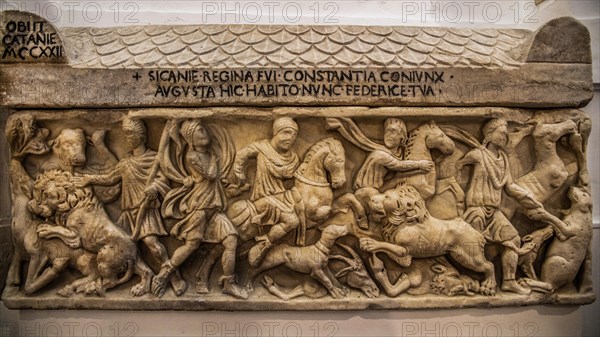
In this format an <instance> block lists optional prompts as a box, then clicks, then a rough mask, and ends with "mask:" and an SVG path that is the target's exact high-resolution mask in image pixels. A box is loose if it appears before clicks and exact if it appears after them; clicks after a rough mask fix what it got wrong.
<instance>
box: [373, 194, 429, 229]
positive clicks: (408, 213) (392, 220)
mask: <svg viewBox="0 0 600 337" xmlns="http://www.w3.org/2000/svg"><path fill="white" fill-rule="evenodd" d="M369 206H370V208H371V213H372V214H373V218H374V220H376V221H379V222H381V224H382V225H383V230H382V231H383V235H384V236H385V235H390V234H391V233H392V232H393V231H394V230H395V229H396V228H397V227H399V226H402V225H414V224H419V223H423V222H424V221H425V220H426V219H427V218H428V217H429V213H428V212H427V208H425V201H424V200H423V198H422V197H421V194H420V193H419V192H418V191H417V190H416V189H415V188H414V187H412V186H408V185H405V186H398V187H396V188H392V189H389V190H387V191H385V192H384V193H382V194H376V195H374V196H372V197H371V199H370V201H369Z"/></svg>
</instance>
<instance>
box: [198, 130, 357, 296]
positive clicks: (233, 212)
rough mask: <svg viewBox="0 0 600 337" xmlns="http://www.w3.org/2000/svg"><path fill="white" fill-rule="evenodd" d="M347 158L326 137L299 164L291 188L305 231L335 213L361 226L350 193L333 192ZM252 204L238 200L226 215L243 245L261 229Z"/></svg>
mask: <svg viewBox="0 0 600 337" xmlns="http://www.w3.org/2000/svg"><path fill="white" fill-rule="evenodd" d="M345 169H346V157H345V151H344V147H343V146H342V143H341V142H340V141H339V140H337V139H335V138H331V137H330V138H325V139H322V140H320V141H318V142H317V143H315V144H314V145H313V146H311V147H310V148H309V149H308V151H307V152H306V155H305V156H304V159H303V162H302V164H300V166H299V167H298V169H297V171H296V173H295V174H294V187H295V188H296V189H297V190H298V192H299V194H300V195H301V196H302V201H303V203H304V216H305V220H306V224H307V227H308V228H311V227H314V226H316V225H318V224H321V223H323V222H324V221H325V220H327V219H328V218H329V217H330V216H331V214H333V213H336V212H346V211H348V210H351V211H352V214H354V215H355V218H356V219H358V220H357V222H358V223H359V224H361V225H363V222H364V221H365V219H366V217H365V211H364V208H363V206H362V205H361V204H360V203H359V202H358V200H356V198H355V197H354V195H353V194H351V193H346V194H344V195H342V196H340V197H338V198H336V199H335V200H334V198H333V189H336V188H339V187H341V186H342V185H343V184H344V183H345V182H346V172H345ZM251 208H253V206H252V203H251V201H249V200H239V201H236V202H234V203H232V204H231V205H230V206H229V208H228V209H227V215H228V217H229V218H230V219H231V221H232V222H233V224H234V225H235V226H236V228H237V230H238V233H239V236H240V238H241V241H242V242H245V241H249V240H253V239H254V238H255V237H257V236H259V235H261V232H260V230H261V226H257V225H255V224H253V223H252V222H251V218H252V217H251V215H250V209H251ZM219 255H220V254H219V253H218V252H217V253H213V252H211V253H210V254H209V255H208V256H207V257H206V259H205V260H204V262H203V264H202V265H201V266H200V268H199V269H198V271H197V273H196V277H197V278H199V279H200V281H201V282H200V283H204V284H206V281H207V280H208V278H209V275H210V271H211V269H212V266H213V264H214V263H215V262H216V260H217V259H218V257H219Z"/></svg>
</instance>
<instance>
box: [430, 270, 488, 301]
mask: <svg viewBox="0 0 600 337" xmlns="http://www.w3.org/2000/svg"><path fill="white" fill-rule="evenodd" d="M431 270H433V272H434V273H435V275H434V276H433V279H432V280H431V284H430V288H431V292H433V293H434V294H438V295H446V296H456V295H469V296H472V295H474V294H475V293H478V292H479V291H480V285H479V281H477V280H474V279H472V278H470V277H469V276H466V275H461V274H459V273H458V271H456V270H455V269H454V268H446V267H445V266H443V265H441V264H435V265H433V266H431Z"/></svg>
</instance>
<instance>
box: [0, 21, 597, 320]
mask: <svg viewBox="0 0 600 337" xmlns="http://www.w3.org/2000/svg"><path fill="white" fill-rule="evenodd" d="M0 21H1V22H0V31H1V32H2V37H3V38H2V41H4V43H3V44H2V45H1V46H0V52H1V54H2V58H1V59H0V63H2V67H1V68H0V79H1V81H0V103H1V105H2V106H3V107H4V108H6V111H7V112H6V113H5V114H7V115H8V116H7V118H8V121H7V123H6V128H5V134H6V145H7V148H8V149H9V153H8V154H7V155H8V158H7V162H8V163H9V177H8V179H7V181H10V194H11V199H12V216H11V218H12V219H11V220H12V224H11V230H12V241H13V243H14V250H13V251H12V254H11V256H12V262H11V264H10V270H9V271H8V278H7V285H6V288H5V291H4V293H3V301H4V303H5V304H6V305H7V306H8V307H10V308H37V309H47V308H50V309H59V308H68V309H146V310H210V309H220V310H324V309H325V310H355V309H398V308H460V307H496V306H505V305H530V304H586V303H590V302H591V301H593V300H594V299H595V293H594V290H593V286H592V284H591V278H590V276H591V274H590V273H591V271H590V270H591V269H590V268H591V263H592V262H591V254H590V251H589V244H590V242H591V207H592V205H591V198H590V194H589V193H590V191H589V175H588V172H587V154H586V153H587V139H588V137H589V134H590V132H591V123H590V119H589V117H588V116H587V115H586V114H585V113H583V112H581V111H580V110H576V109H574V108H577V107H581V106H583V105H585V104H587V102H588V101H589V100H590V99H591V97H592V81H591V57H590V55H591V54H590V46H589V44H590V41H589V33H588V32H587V31H586V30H585V28H584V27H583V26H582V25H581V24H580V23H579V22H577V21H575V20H574V19H571V18H560V19H556V20H553V21H551V22H549V23H547V24H546V25H544V26H543V27H541V28H540V29H539V30H538V31H536V32H531V31H525V30H515V29H477V30H470V29H447V28H416V27H360V26H340V27H335V26H235V25H234V26H215V25H210V26H208V25H207V26H140V27H120V28H117V27H114V28H102V29H97V28H65V29H61V30H57V29H55V28H54V27H53V26H52V25H50V24H49V23H48V22H46V21H44V20H43V19H41V18H39V17H37V16H35V15H33V14H29V13H22V12H14V11H7V12H2V14H1V16H0ZM3 113H4V112H3ZM3 142H4V140H3ZM3 239H4V238H3ZM5 241H6V240H2V241H0V242H5ZM3 247H4V246H3ZM2 256H5V255H4V254H3V255H2ZM6 256H8V255H6Z"/></svg>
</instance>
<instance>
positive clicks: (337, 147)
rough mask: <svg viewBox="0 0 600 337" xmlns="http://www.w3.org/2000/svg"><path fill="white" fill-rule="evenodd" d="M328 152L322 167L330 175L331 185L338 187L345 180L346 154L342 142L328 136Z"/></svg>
mask: <svg viewBox="0 0 600 337" xmlns="http://www.w3.org/2000/svg"><path fill="white" fill-rule="evenodd" d="M326 141H327V142H328V144H329V153H328V154H327V156H326V157H325V160H323V168H325V170H327V173H328V175H329V177H330V179H331V180H330V181H331V187H332V188H339V187H341V186H342V185H344V183H345V182H346V154H345V151H344V147H343V146H342V143H341V142H340V141H339V140H337V139H334V138H328V139H326Z"/></svg>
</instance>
